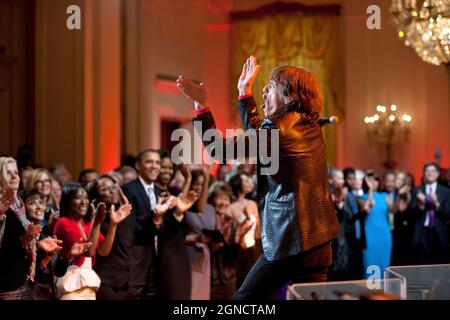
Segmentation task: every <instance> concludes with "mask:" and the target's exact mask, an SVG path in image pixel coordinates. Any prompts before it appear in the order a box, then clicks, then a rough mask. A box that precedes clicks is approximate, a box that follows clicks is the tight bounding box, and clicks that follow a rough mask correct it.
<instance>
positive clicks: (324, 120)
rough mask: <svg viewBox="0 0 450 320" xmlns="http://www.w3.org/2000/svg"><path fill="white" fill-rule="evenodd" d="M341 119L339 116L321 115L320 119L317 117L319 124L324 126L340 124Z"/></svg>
mask: <svg viewBox="0 0 450 320" xmlns="http://www.w3.org/2000/svg"><path fill="white" fill-rule="evenodd" d="M340 121H341V119H339V117H338V116H331V117H328V118H327V117H320V118H319V119H317V123H318V124H319V126H321V127H323V126H325V125H328V124H333V123H334V124H339V122H340Z"/></svg>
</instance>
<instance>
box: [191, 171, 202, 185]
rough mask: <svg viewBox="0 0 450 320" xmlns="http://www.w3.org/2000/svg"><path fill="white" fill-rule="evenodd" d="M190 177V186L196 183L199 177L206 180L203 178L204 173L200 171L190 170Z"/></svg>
mask: <svg viewBox="0 0 450 320" xmlns="http://www.w3.org/2000/svg"><path fill="white" fill-rule="evenodd" d="M191 176H192V180H191V181H192V183H191V185H193V184H194V182H196V181H197V179H198V178H199V177H203V178H206V177H205V173H204V172H203V170H202V169H194V170H191Z"/></svg>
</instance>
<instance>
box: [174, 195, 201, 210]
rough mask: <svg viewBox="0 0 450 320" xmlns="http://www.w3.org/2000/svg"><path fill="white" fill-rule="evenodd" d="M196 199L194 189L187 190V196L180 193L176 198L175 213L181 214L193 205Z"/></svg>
mask: <svg viewBox="0 0 450 320" xmlns="http://www.w3.org/2000/svg"><path fill="white" fill-rule="evenodd" d="M197 199H198V194H197V192H195V191H189V193H188V194H187V196H184V195H182V194H180V195H179V196H178V197H177V198H176V207H177V213H178V214H181V213H184V212H186V211H188V210H189V209H190V208H191V207H192V206H193V205H194V203H195V201H197Z"/></svg>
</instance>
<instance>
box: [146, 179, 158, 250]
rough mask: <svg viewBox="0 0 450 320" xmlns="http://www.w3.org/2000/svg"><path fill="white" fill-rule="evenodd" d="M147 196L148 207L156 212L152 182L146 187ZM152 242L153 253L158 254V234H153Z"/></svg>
mask: <svg viewBox="0 0 450 320" xmlns="http://www.w3.org/2000/svg"><path fill="white" fill-rule="evenodd" d="M148 197H149V198H150V208H151V209H152V211H153V212H155V213H156V196H155V189H154V187H153V184H152V185H151V186H150V187H148ZM154 242H155V254H158V234H155V236H154Z"/></svg>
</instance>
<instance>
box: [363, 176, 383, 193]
mask: <svg viewBox="0 0 450 320" xmlns="http://www.w3.org/2000/svg"><path fill="white" fill-rule="evenodd" d="M366 176H372V177H373V178H374V179H375V180H377V181H378V190H377V191H379V190H380V187H381V179H380V176H379V175H378V174H376V173H375V172H372V171H367V172H366ZM362 187H363V191H364V193H367V192H369V186H368V185H367V183H366V179H364V180H363V185H362Z"/></svg>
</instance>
